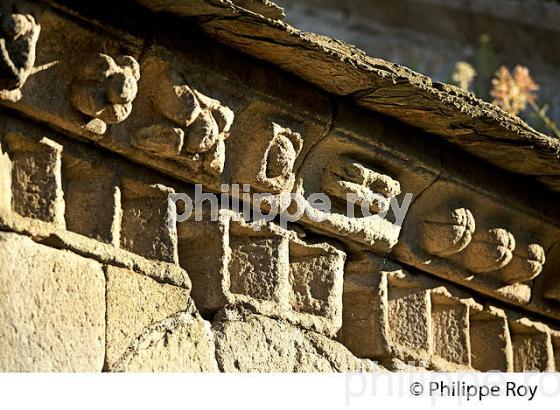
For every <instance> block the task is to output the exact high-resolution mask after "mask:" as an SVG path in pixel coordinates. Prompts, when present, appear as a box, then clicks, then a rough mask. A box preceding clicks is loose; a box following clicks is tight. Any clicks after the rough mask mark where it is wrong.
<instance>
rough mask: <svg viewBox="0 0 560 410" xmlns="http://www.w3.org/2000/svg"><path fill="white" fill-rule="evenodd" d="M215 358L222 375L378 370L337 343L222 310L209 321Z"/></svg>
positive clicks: (279, 323)
mask: <svg viewBox="0 0 560 410" xmlns="http://www.w3.org/2000/svg"><path fill="white" fill-rule="evenodd" d="M213 330H214V334H215V337H216V357H217V360H218V365H219V366H220V369H221V370H222V371H225V372H353V371H375V370H379V367H378V366H377V365H376V364H374V363H373V362H371V361H369V360H364V359H358V358H356V357H354V356H353V355H352V353H350V351H348V349H346V348H345V347H344V346H343V345H341V344H340V343H338V342H336V341H333V340H331V339H329V338H327V337H325V336H323V335H320V334H318V333H314V332H310V331H304V330H301V329H300V328H298V327H295V326H293V325H290V324H288V323H286V322H283V321H281V320H275V319H271V318H269V317H266V316H261V315H256V314H251V313H248V312H243V311H239V310H238V311H233V310H232V311H226V312H224V311H222V312H220V313H219V315H218V316H217V318H216V319H215V320H214V322H213Z"/></svg>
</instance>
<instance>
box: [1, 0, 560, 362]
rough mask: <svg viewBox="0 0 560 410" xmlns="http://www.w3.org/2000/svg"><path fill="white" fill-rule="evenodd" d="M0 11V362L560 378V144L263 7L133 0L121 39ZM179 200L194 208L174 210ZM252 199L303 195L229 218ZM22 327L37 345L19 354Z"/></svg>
mask: <svg viewBox="0 0 560 410" xmlns="http://www.w3.org/2000/svg"><path fill="white" fill-rule="evenodd" d="M8 3H9V7H8V6H6V7H5V5H6V4H8ZM12 3H13V2H5V3H3V5H2V6H0V105H2V107H3V108H2V109H3V110H4V111H3V112H2V113H0V230H1V231H3V232H2V233H1V234H0V264H1V266H5V267H6V268H5V269H4V270H3V271H2V273H0V286H1V287H2V292H0V293H2V294H8V297H7V299H6V298H4V299H6V300H7V302H6V300H4V299H2V300H0V304H2V303H3V304H4V305H3V306H2V309H0V330H2V331H3V334H4V333H5V334H6V335H7V337H6V338H4V339H5V340H0V344H2V343H3V344H4V345H3V348H2V349H0V350H1V351H4V350H5V351H7V352H10V354H9V355H8V358H3V362H2V360H0V370H4V369H7V370H65V371H68V370H84V371H100V370H105V371H217V370H221V371H239V370H241V371H273V370H276V371H333V370H334V371H354V370H368V371H371V370H377V369H380V368H379V367H378V366H376V365H374V364H373V363H372V361H371V360H377V361H379V362H380V363H381V364H382V365H383V366H386V367H388V368H390V369H410V367H407V366H406V365H404V363H405V362H409V361H414V362H416V363H419V364H420V366H421V368H427V369H436V370H468V371H470V370H479V371H490V370H502V371H512V370H521V371H526V370H527V371H529V370H537V371H547V370H555V369H556V370H558V369H559V368H560V367H559V366H560V363H559V362H560V359H559V358H560V331H559V330H558V329H556V328H555V323H556V322H555V320H558V319H560V304H559V303H560V277H559V273H560V222H559V221H560V211H558V209H559V207H558V206H557V205H558V198H557V197H556V196H555V195H556V194H552V193H551V189H557V188H558V186H560V185H558V177H557V172H558V170H559V169H560V167H559V166H558V164H557V153H558V149H560V146H559V145H558V142H556V141H552V140H549V139H546V138H545V137H544V136H540V135H538V134H536V133H535V132H534V131H533V130H530V129H528V127H527V126H525V125H524V124H520V123H519V122H518V121H517V120H514V119H512V118H509V117H504V116H503V115H502V114H501V113H500V112H497V110H494V109H490V108H488V107H487V106H486V105H484V104H483V103H481V102H476V100H475V99H474V98H471V97H470V96H467V95H465V94H460V95H457V94H456V93H455V92H454V91H453V89H452V88H449V87H447V86H445V85H441V84H440V85H437V84H432V82H431V80H430V79H428V78H425V77H421V76H416V75H414V74H412V73H411V72H409V71H408V70H406V69H404V68H399V67H398V66H394V65H391V64H389V63H386V62H382V61H381V60H375V59H371V58H369V57H367V56H365V55H362V54H361V53H359V52H354V51H355V50H352V49H349V48H347V47H346V46H345V45H343V44H341V43H338V42H334V41H332V42H329V41H327V40H325V41H326V42H325V41H323V40H320V39H319V37H317V38H316V37H315V36H314V35H309V34H304V33H300V32H297V31H295V30H294V31H293V32H292V31H290V30H291V29H287V30H284V28H285V27H284V25H283V23H279V22H277V21H272V20H275V19H278V18H279V17H280V14H281V12H280V11H279V8H278V7H276V6H275V5H273V4H271V3H270V2H269V1H268V0H263V1H241V0H240V1H225V0H224V1H222V0H196V1H191V2H182V1H180V2H171V3H169V2H168V3H169V4H167V3H166V4H165V5H164V4H163V3H161V2H159V3H158V2H153V1H152V2H150V1H149V0H142V1H140V3H143V4H144V5H147V6H148V8H149V9H151V10H158V11H167V12H168V13H162V14H161V15H160V14H150V12H149V11H148V10H147V9H142V8H140V6H136V7H135V5H134V4H133V3H130V5H127V7H128V6H129V7H130V12H131V13H130V18H131V20H132V22H133V23H136V22H137V21H136V19H137V18H143V17H150V18H153V19H154V27H157V29H155V30H154V32H152V31H150V27H149V25H148V26H144V25H139V28H138V29H134V30H133V33H132V32H127V31H126V30H128V29H130V27H128V26H125V25H124V24H123V27H116V26H115V24H112V25H109V24H106V22H105V20H104V18H103V16H102V14H103V13H100V15H99V16H97V17H95V16H93V15H91V14H90V12H88V11H87V10H88V7H85V6H81V5H69V3H70V2H65V3H68V8H65V7H66V6H65V7H62V6H61V5H60V3H59V2H50V1H48V2H41V5H42V8H44V12H43V13H42V14H41V16H40V17H38V14H37V15H36V13H33V12H31V11H29V10H31V9H33V7H31V8H29V10H28V6H30V5H33V4H34V2H30V1H27V0H23V1H21V2H18V5H17V7H16V6H13V4H12ZM156 3H158V4H156ZM160 3H161V4H160ZM119 7H120V6H119ZM6 10H7V11H6ZM82 12H83V13H85V14H84V15H81V14H80V13H82ZM169 13H172V14H178V15H181V16H187V17H189V18H188V19H179V18H177V17H176V16H175V17H174V16H173V15H170V14H169ZM94 17H95V18H94ZM113 23H114V22H113ZM168 23H169V24H168ZM185 23H189V24H185ZM191 23H192V24H191ZM117 26H118V24H117ZM127 27H128V28H127ZM226 28H227V30H226ZM261 29H262V32H261V31H255V30H261ZM39 31H41V37H40V38H39ZM238 31H239V32H238ZM243 33H245V34H247V33H251V35H247V36H243ZM271 33H276V34H278V35H280V37H279V38H277V39H275V41H268V40H270V39H268V40H267V41H263V39H267V38H268V37H269V36H270V35H271ZM208 34H210V35H211V36H213V37H214V38H218V39H220V41H224V42H226V43H227V44H226V45H228V46H231V47H233V48H238V49H242V50H245V51H248V52H250V53H251V54H254V55H255V56H257V57H259V59H260V60H255V59H251V58H249V57H248V56H246V55H243V54H240V53H238V52H236V51H234V50H232V48H231V47H224V46H222V45H220V44H218V43H217V42H216V41H215V40H213V39H212V38H210V37H209V36H208ZM257 34H258V35H257ZM294 45H297V47H295V48H294ZM290 47H291V48H290ZM287 49H288V50H291V51H292V52H293V55H292V53H287ZM348 53H350V54H348ZM298 59H302V60H305V61H306V62H307V65H308V66H306V67H302V64H301V61H302V60H298ZM261 60H264V61H261ZM349 61H350V62H352V63H351V64H348V62H349ZM270 63H273V64H277V65H279V66H281V68H283V69H285V70H287V71H289V72H291V73H292V74H294V73H295V74H297V75H298V76H301V77H302V78H303V79H304V80H305V81H302V80H301V79H299V78H296V77H294V76H293V75H290V74H287V73H285V72H284V71H282V70H280V69H278V67H275V66H274V65H273V64H270ZM284 63H285V64H284ZM334 79H336V81H335V80H334ZM310 83H311V84H314V85H311V84H310ZM342 96H344V98H342ZM432 105H433V106H432ZM360 106H361V108H360ZM426 106H428V108H429V109H428V110H426V108H425V107H426ZM379 113H384V114H386V115H387V116H383V115H381V114H379ZM487 117H488V118H487ZM405 124H409V125H405ZM467 136H468V138H467ZM498 136H499V137H500V138H497V137H498ZM442 138H446V139H447V140H448V142H450V143H447V142H442V141H441V140H442ZM504 141H505V142H504ZM479 144H482V145H484V146H486V147H488V146H491V147H492V148H500V149H502V148H504V147H506V148H504V149H505V150H506V151H507V154H504V153H500V152H501V151H500V149H494V150H489V149H487V150H482V149H480V148H479V147H478V145H479ZM491 144H495V146H494V145H491ZM521 145H522V146H521ZM457 147H462V148H463V150H459V149H458V148H457ZM529 147H530V149H529ZM467 152H470V153H471V154H475V155H476V156H477V157H481V158H485V159H486V160H488V161H489V162H482V161H480V158H475V157H471V156H469V154H467ZM509 154H513V158H515V159H520V158H521V159H523V158H524V157H525V155H526V156H527V158H529V160H528V161H527V162H523V161H517V164H518V168H519V169H517V168H516V167H513V166H511V164H510V163H514V162H516V161H514V160H512V159H507V158H506V159H504V158H505V157H507V156H508V155H509ZM545 154H546V155H545ZM551 154H553V155H551ZM516 166H517V165H516ZM500 168H502V169H500ZM503 168H506V169H509V171H510V173H506V172H504V170H503ZM537 171H538V172H537ZM511 172H513V173H511ZM529 176H530V177H531V179H529V178H528V177H529ZM535 179H538V180H540V181H541V182H543V183H544V185H542V184H539V183H536V182H535ZM195 184H197V185H196V186H195ZM234 184H239V185H242V186H243V192H240V191H239V190H237V191H236V190H235V189H236V188H237V187H234ZM179 193H185V194H187V195H188V196H189V197H190V198H191V199H192V200H193V203H194V204H195V205H198V206H199V207H200V205H201V203H202V208H203V209H202V212H198V211H197V210H196V209H195V210H194V212H193V213H191V214H190V215H189V217H188V218H187V220H186V221H184V222H177V223H175V218H173V217H174V216H175V214H177V216H179V215H180V214H182V211H185V209H183V208H186V203H187V202H186V201H185V202H182V201H176V202H174V201H170V200H169V195H170V194H179ZM201 193H202V194H204V195H214V194H217V195H216V197H220V202H221V204H220V206H219V207H215V206H214V205H215V204H214V203H211V204H210V205H211V206H209V207H208V206H207V205H208V204H207V203H206V201H202V199H201V198H197V197H196V195H198V194H201ZM253 194H261V195H262V194H264V195H267V194H270V195H269V196H270V197H271V198H272V199H270V201H269V200H266V201H264V202H260V203H259V205H260V206H261V209H260V210H261V211H265V213H266V211H269V210H271V209H272V202H273V201H274V200H277V199H279V198H284V197H285V194H292V195H298V198H300V199H302V201H301V202H299V201H295V200H292V202H289V207H288V208H287V211H289V212H292V211H294V210H295V208H296V207H299V206H301V208H300V209H298V211H300V212H301V213H300V214H299V217H298V218H296V219H294V220H290V221H289V223H287V224H284V223H283V222H285V221H283V219H282V217H283V216H285V215H284V214H282V215H280V216H278V217H277V218H269V219H266V218H260V217H258V216H256V215H255V212H253V213H252V215H251V212H248V213H246V212H245V209H243V211H241V210H239V209H236V208H235V207H234V205H233V200H238V199H241V200H242V201H245V202H246V204H244V205H247V206H249V205H255V204H257V199H256V197H255V196H252V195H253ZM317 194H321V199H320V200H319V201H317V198H318V196H317ZM193 195H194V196H193ZM224 197H225V199H227V200H223V198H224ZM207 198H208V197H207ZM260 198H262V197H260ZM323 200H324V201H325V203H323V204H319V203H318V202H321V201H323ZM210 202H211V201H210ZM327 202H328V203H327ZM177 208H178V209H177ZM195 208H196V207H195ZM252 211H255V209H252ZM263 216H264V215H263ZM268 216H269V215H268ZM244 218H245V219H244ZM36 272H38V273H39V274H40V275H32V274H31V273H36ZM77 277H79V280H75V279H76V278H77ZM53 283H54V284H55V285H56V286H54V285H53ZM59 285H60V286H59ZM14 286H15V288H16V289H17V292H15V293H14V292H12V288H13V287H14ZM59 288H60V289H59ZM6 289H7V290H6ZM54 290H56V292H55V291H54ZM41 292H46V297H47V298H50V299H52V301H54V302H55V304H60V305H61V306H63V307H61V308H60V309H58V308H57V307H56V306H54V305H53V303H50V302H49V303H47V302H45V299H44V295H42V294H41ZM18 295H19V296H21V295H24V296H25V298H24V299H31V300H32V301H33V303H32V305H33V306H31V305H29V306H28V305H26V301H25V300H24V299H22V298H21V297H19V296H18ZM76 295H78V297H76ZM50 299H49V300H50ZM67 306H70V307H67ZM498 306H499V308H498ZM61 309H68V312H67V313H68V318H70V319H72V321H74V322H76V323H77V326H76V327H72V326H70V325H69V324H68V323H67V322H68V321H67V320H63V319H64V317H62V316H64V315H63V313H64V314H65V313H66V311H64V310H61ZM45 312H47V313H48V315H47V316H48V318H47V316H45ZM61 315H62V316H61ZM51 319H52V323H54V324H55V325H56V327H57V331H58V329H60V331H61V332H62V333H61V334H63V336H64V337H62V336H57V333H56V332H54V333H53V331H52V330H51V329H50V328H48V327H47V326H45V323H50V322H48V320H51ZM33 326H35V327H34V328H32V327H33ZM34 329H39V330H40V333H41V335H43V336H44V343H45V346H46V347H48V349H47V350H41V349H37V348H35V347H34V346H31V345H29V346H26V347H25V348H24V349H22V350H21V349H20V346H21V345H22V344H23V343H24V340H23V339H22V337H23V338H24V339H26V340H31V341H32V342H37V338H38V337H41V336H40V334H39V333H38V332H36V331H35V330H34ZM57 337H59V339H57ZM80 343H86V344H87V346H88V348H89V349H82V348H81V347H76V346H78V345H80ZM18 349H20V350H18ZM22 352H23V353H22Z"/></svg>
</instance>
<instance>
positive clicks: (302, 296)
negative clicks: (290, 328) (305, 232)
mask: <svg viewBox="0 0 560 410" xmlns="http://www.w3.org/2000/svg"><path fill="white" fill-rule="evenodd" d="M345 260H346V254H345V253H344V252H342V251H341V250H339V249H337V248H335V247H334V246H332V245H329V244H327V243H317V244H308V243H305V242H304V241H302V240H300V239H297V238H293V239H292V240H291V241H290V244H289V275H290V276H289V281H290V305H291V306H290V307H291V310H292V312H291V314H290V315H289V316H290V319H291V321H293V322H296V323H299V324H301V325H303V326H304V327H306V328H310V329H314V330H315V331H318V332H320V333H325V334H329V335H334V334H336V333H337V332H338V330H339V329H340V326H341V325H342V290H343V276H344V261H345Z"/></svg>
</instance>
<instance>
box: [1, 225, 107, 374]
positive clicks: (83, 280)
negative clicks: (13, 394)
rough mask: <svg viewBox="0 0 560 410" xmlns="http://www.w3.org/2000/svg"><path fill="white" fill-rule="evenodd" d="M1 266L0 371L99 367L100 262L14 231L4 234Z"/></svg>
mask: <svg viewBox="0 0 560 410" xmlns="http://www.w3.org/2000/svg"><path fill="white" fill-rule="evenodd" d="M0 265H1V266H2V269H1V271H0V371H3V372H48V371H56V372H100V371H101V369H102V368H103V358H104V356H105V278H104V276H103V270H102V266H101V265H100V264H99V263H97V262H94V261H92V260H90V259H86V258H83V257H81V256H77V255H75V254H73V253H71V252H68V251H63V250H57V249H53V248H49V247H46V246H43V245H39V244H36V243H35V242H33V241H32V240H31V239H29V238H27V237H25V236H21V235H17V234H14V233H0Z"/></svg>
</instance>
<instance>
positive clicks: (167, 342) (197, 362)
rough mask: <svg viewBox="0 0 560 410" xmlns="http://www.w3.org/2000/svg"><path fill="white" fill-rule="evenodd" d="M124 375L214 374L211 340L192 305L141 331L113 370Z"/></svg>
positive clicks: (206, 325) (216, 369)
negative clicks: (141, 373) (128, 373)
mask: <svg viewBox="0 0 560 410" xmlns="http://www.w3.org/2000/svg"><path fill="white" fill-rule="evenodd" d="M113 370H114V371H124V372H217V371H218V365H217V362H216V357H215V349H214V337H213V334H212V331H211V328H210V323H208V322H206V321H205V320H204V319H202V317H200V315H199V314H198V312H197V311H196V308H195V307H194V304H192V302H191V303H190V304H189V308H188V310H187V311H186V312H180V313H177V314H175V315H173V316H170V317H168V318H167V319H164V320H162V321H160V322H157V323H154V324H152V325H151V326H148V327H147V328H145V329H144V330H143V331H142V333H141V335H140V336H139V337H138V339H136V340H135V341H134V343H133V344H132V345H131V347H130V348H129V349H128V350H127V352H126V353H125V355H124V356H123V358H122V359H121V361H120V362H119V363H118V364H117V365H116V366H115V367H114V368H113Z"/></svg>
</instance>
